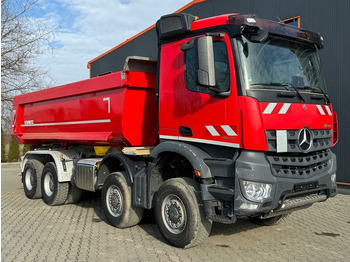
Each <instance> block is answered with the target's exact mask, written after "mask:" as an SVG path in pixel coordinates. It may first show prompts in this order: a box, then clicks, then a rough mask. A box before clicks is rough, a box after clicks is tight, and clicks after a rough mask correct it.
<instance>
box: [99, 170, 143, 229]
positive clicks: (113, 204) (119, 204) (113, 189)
mask: <svg viewBox="0 0 350 262" xmlns="http://www.w3.org/2000/svg"><path fill="white" fill-rule="evenodd" d="M125 175H126V174H125V172H116V173H112V174H110V175H109V176H108V177H107V179H106V180H105V183H104V184H103V188H102V207H103V212H104V214H105V216H106V218H107V220H108V222H109V223H110V224H111V225H112V226H115V227H118V228H127V227H131V226H135V225H137V224H138V223H139V222H140V220H141V218H142V215H143V211H144V209H143V208H141V207H138V206H135V205H133V204H132V197H131V186H130V183H128V181H127V180H126V178H125Z"/></svg>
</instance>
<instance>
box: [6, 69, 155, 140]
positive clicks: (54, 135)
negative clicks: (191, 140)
mask: <svg viewBox="0 0 350 262" xmlns="http://www.w3.org/2000/svg"><path fill="white" fill-rule="evenodd" d="M155 83H156V75H155V74H148V73H143V72H134V71H121V72H117V73H112V74H109V75H105V76H100V77H96V78H92V79H88V80H84V81H80V82H76V83H72V84H68V85H63V86H58V87H54V88H50V89H46V90H42V91H38V92H33V93H29V94H24V95H20V96H17V97H15V99H14V102H13V110H14V114H13V119H12V135H13V136H14V137H16V138H17V139H18V140H20V141H21V142H22V143H24V144H48V143H57V142H58V143H70V144H72V143H73V144H88V145H114V146H118V145H121V146H141V145H142V146H153V145H154V144H156V143H157V141H158V110H157V107H156V104H155Z"/></svg>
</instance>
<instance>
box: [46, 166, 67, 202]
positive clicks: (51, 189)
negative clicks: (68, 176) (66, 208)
mask: <svg viewBox="0 0 350 262" xmlns="http://www.w3.org/2000/svg"><path fill="white" fill-rule="evenodd" d="M68 190H69V183H68V182H65V183H60V182H58V176H57V170H56V166H55V164H54V163H53V162H49V163H47V164H46V165H45V167H44V170H43V174H42V177H41V191H42V195H43V200H44V202H45V203H46V204H48V205H49V206H57V205H62V204H64V202H65V201H66V199H67V196H68Z"/></svg>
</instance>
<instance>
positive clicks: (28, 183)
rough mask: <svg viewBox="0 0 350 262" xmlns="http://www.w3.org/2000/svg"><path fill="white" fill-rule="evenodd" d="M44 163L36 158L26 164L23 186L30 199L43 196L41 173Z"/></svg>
mask: <svg viewBox="0 0 350 262" xmlns="http://www.w3.org/2000/svg"><path fill="white" fill-rule="evenodd" d="M43 169H44V165H43V164H42V163H41V162H40V161H38V160H35V159H31V160H28V161H27V163H26V164H25V166H24V172H23V178H22V179H23V188H24V193H25V195H26V197H28V198H29V199H35V198H41V184H40V183H41V174H42V172H43Z"/></svg>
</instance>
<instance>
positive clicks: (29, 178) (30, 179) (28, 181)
mask: <svg viewBox="0 0 350 262" xmlns="http://www.w3.org/2000/svg"><path fill="white" fill-rule="evenodd" d="M25 185H26V188H27V189H28V190H32V189H33V185H34V175H33V172H32V171H31V170H30V169H28V170H27V172H26V174H25Z"/></svg>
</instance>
